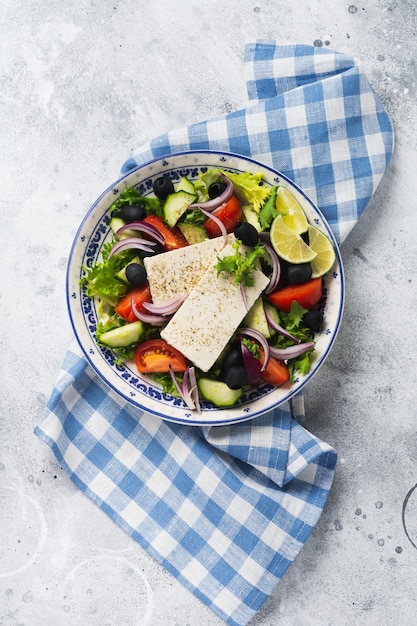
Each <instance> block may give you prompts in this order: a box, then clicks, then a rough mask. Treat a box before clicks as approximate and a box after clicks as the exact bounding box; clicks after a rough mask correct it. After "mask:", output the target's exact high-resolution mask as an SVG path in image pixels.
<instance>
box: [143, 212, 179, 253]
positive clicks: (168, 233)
mask: <svg viewBox="0 0 417 626" xmlns="http://www.w3.org/2000/svg"><path fill="white" fill-rule="evenodd" d="M142 221H143V222H145V223H146V224H151V225H152V226H155V228H156V229H157V230H158V231H159V232H160V233H161V235H162V236H163V237H164V239H165V245H164V250H165V251H166V252H168V251H169V250H176V249H177V248H185V246H188V241H187V240H186V238H185V237H184V235H183V234H182V232H181V230H180V229H179V228H178V226H174V227H173V228H170V227H169V226H167V224H165V222H164V220H163V219H162V217H160V216H159V215H147V216H146V217H145V218H144V219H143V220H142Z"/></svg>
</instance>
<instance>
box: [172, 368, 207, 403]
mask: <svg viewBox="0 0 417 626" xmlns="http://www.w3.org/2000/svg"><path fill="white" fill-rule="evenodd" d="M169 373H170V375H171V378H172V382H173V383H174V386H175V388H176V390H177V392H178V395H179V396H180V398H181V399H182V400H183V401H184V402H185V404H186V405H187V406H188V408H189V409H191V410H193V409H196V410H197V412H198V413H200V412H201V409H200V404H199V402H198V403H196V402H195V399H196V395H195V391H196V390H197V381H196V378H195V370H194V367H187V369H186V370H185V372H184V376H183V379H182V385H180V384H179V382H178V380H177V377H176V376H175V372H174V370H173V369H172V367H171V365H169ZM188 379H190V383H191V389H189V388H188ZM197 400H198V393H197Z"/></svg>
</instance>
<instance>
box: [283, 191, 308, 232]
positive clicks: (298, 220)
mask: <svg viewBox="0 0 417 626" xmlns="http://www.w3.org/2000/svg"><path fill="white" fill-rule="evenodd" d="M275 208H276V210H277V211H278V213H279V215H282V219H283V221H284V224H286V225H287V226H288V227H289V228H292V230H294V231H295V232H296V233H297V234H298V235H301V233H305V232H306V231H307V228H308V221H307V217H306V215H305V213H304V210H303V208H302V206H301V204H300V203H299V202H298V200H296V198H295V196H293V194H292V193H291V191H288V189H286V187H282V186H279V187H278V189H277V196H276V200H275Z"/></svg>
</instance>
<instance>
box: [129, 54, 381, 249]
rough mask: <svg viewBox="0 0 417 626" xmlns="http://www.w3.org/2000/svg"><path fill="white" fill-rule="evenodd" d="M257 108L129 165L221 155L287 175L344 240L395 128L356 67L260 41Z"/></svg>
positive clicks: (251, 87)
mask: <svg viewBox="0 0 417 626" xmlns="http://www.w3.org/2000/svg"><path fill="white" fill-rule="evenodd" d="M246 76H247V86H248V94H249V99H250V100H251V101H252V102H254V104H252V105H251V106H249V107H247V108H245V109H242V110H240V111H236V112H233V113H230V114H228V115H226V116H223V117H220V118H216V119H213V120H210V121H208V122H201V123H197V124H193V125H191V126H188V127H186V128H182V129H180V130H175V131H172V132H170V133H167V134H164V135H161V136H160V137H158V138H156V139H154V140H152V141H151V142H150V143H149V144H147V145H145V146H143V147H142V148H141V149H139V150H138V151H137V152H136V153H135V155H134V157H132V158H131V159H129V160H128V161H127V162H126V163H125V164H124V166H123V172H126V171H128V170H129V169H131V168H132V167H135V166H136V165H137V164H140V163H143V162H144V161H147V160H150V159H152V158H155V157H160V156H164V155H166V154H168V153H170V152H180V151H183V150H193V149H194V150H205V149H211V150H225V151H230V152H235V153H238V154H243V155H245V156H249V157H252V158H254V159H257V160H259V161H261V162H263V163H265V164H266V165H270V166H272V167H274V168H275V169H277V170H279V171H281V172H283V173H285V174H286V175H287V176H288V177H289V178H291V179H292V180H294V181H295V182H296V183H297V184H298V185H299V186H300V187H301V188H302V189H303V190H304V191H305V193H306V194H307V195H309V196H310V197H311V198H312V199H313V200H314V201H315V202H316V204H317V205H318V206H319V208H320V209H321V210H322V212H323V213H324V214H325V216H326V218H327V221H328V222H329V224H330V226H331V227H332V229H333V231H334V234H335V236H336V239H337V240H338V241H339V243H340V242H342V241H343V240H344V239H345V238H346V236H347V235H348V233H349V232H350V230H351V228H352V227H353V226H354V224H355V223H356V221H357V220H358V218H359V217H360V215H361V213H362V212H363V210H364V209H365V207H366V205H367V204H368V202H369V200H370V198H371V197H372V195H373V193H374V191H375V189H376V187H377V186H378V183H379V181H380V179H381V177H382V175H383V173H384V171H385V169H386V167H387V165H388V163H389V161H390V158H391V154H392V149H393V130H392V125H391V122H390V119H389V117H388V114H387V112H386V111H385V109H384V108H383V106H382V104H381V102H380V100H379V98H378V96H377V95H376V94H375V92H374V91H373V89H372V87H371V86H370V84H369V82H368V80H367V79H366V77H365V76H364V74H363V73H362V72H361V68H360V64H359V63H358V62H357V61H355V60H354V59H352V58H350V57H347V56H345V55H344V54H341V53H339V52H334V51H332V50H328V49H325V48H315V47H312V46H302V45H284V46H280V45H276V44H275V43H273V42H259V43H255V44H250V45H248V46H247V47H246Z"/></svg>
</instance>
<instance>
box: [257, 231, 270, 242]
mask: <svg viewBox="0 0 417 626" xmlns="http://www.w3.org/2000/svg"><path fill="white" fill-rule="evenodd" d="M259 239H260V240H261V241H263V242H264V243H269V242H270V241H271V236H270V234H269V231H267V230H263V231H262V232H260V233H259Z"/></svg>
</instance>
